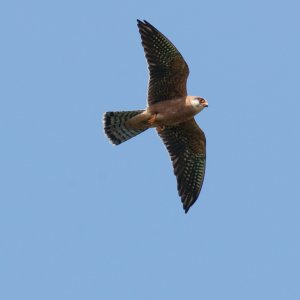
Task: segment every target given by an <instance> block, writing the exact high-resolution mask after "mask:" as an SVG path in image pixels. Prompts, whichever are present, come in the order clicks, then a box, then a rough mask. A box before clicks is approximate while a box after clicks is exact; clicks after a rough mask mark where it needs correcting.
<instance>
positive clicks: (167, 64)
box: [137, 20, 189, 105]
mask: <svg viewBox="0 0 300 300" xmlns="http://www.w3.org/2000/svg"><path fill="white" fill-rule="evenodd" d="M137 22H138V28H139V32H140V34H141V38H142V45H143V47H144V51H145V56H146V59H147V62H148V69H149V72H150V79H149V86H148V104H149V105H151V104H154V103H156V102H160V101H164V100H170V99H174V98H179V97H184V96H186V95H187V91H186V81H187V77H188V75H189V68H188V65H187V63H186V62H185V60H184V59H183V57H182V55H181V54H180V53H179V51H178V50H177V49H176V47H175V46H174V45H173V44H172V43H171V42H170V41H169V40H168V39H167V38H166V37H165V36H164V35H163V34H162V33H160V32H159V31H158V30H157V29H156V28H155V27H154V26H152V25H151V24H150V23H148V22H147V21H145V20H144V22H142V21H140V20H137Z"/></svg>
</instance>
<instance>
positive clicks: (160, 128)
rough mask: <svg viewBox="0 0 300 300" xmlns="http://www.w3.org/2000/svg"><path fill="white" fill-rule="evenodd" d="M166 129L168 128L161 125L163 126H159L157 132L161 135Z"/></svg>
mask: <svg viewBox="0 0 300 300" xmlns="http://www.w3.org/2000/svg"><path fill="white" fill-rule="evenodd" d="M165 128H166V126H164V125H161V126H157V127H156V130H157V132H158V133H161V132H163V131H164V129H165Z"/></svg>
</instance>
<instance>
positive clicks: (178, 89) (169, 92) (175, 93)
mask: <svg viewBox="0 0 300 300" xmlns="http://www.w3.org/2000/svg"><path fill="white" fill-rule="evenodd" d="M138 28H139V32H140V34H141V38H142V45H143V47H144V50H145V56H146V59H147V62H148V69H149V74H150V79H149V86H148V107H147V108H146V109H145V110H139V111H138V110H136V111H129V112H128V111H126V112H107V113H105V114H104V130H105V133H106V135H107V136H108V138H109V139H110V141H111V142H112V143H113V144H115V145H118V144H120V143H122V142H124V141H126V140H128V139H130V138H132V137H134V136H136V135H138V134H139V133H141V132H143V131H145V130H146V129H148V128H150V127H155V128H156V130H157V132H158V134H159V136H160V137H161V139H162V140H163V142H164V144H165V146H166V148H167V150H168V152H169V154H170V157H171V160H172V164H173V168H174V174H175V176H176V178H177V189H178V193H179V196H180V197H181V201H182V203H183V208H184V210H185V212H188V210H189V209H190V207H191V206H192V205H193V204H194V203H195V201H196V200H197V198H198V196H199V193H200V191H201V188H202V184H203V180H204V174H205V165H206V139H205V135H204V132H203V131H202V130H201V129H200V128H199V126H198V125H197V123H196V121H195V119H194V116H195V115H196V114H198V113H199V112H200V111H202V110H203V108H204V107H207V106H208V103H207V101H206V100H205V99H203V98H201V97H195V96H188V95H187V90H186V82H187V78H188V75H189V68H188V65H187V64H186V62H185V60H184V59H183V57H182V55H181V54H180V53H179V51H178V50H177V49H176V47H175V46H174V45H173V44H172V43H171V42H170V41H169V40H168V39H167V38H166V37H165V36H164V35H163V34H162V33H160V32H159V31H158V30H157V29H156V28H155V27H154V26H152V25H151V24H150V23H148V22H147V21H144V22H142V21H140V20H138Z"/></svg>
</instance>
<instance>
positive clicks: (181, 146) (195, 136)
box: [157, 119, 206, 213]
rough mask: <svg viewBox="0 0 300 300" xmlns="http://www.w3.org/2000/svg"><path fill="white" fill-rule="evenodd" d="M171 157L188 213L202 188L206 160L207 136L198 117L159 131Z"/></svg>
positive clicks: (182, 200) (180, 193) (179, 191)
mask: <svg viewBox="0 0 300 300" xmlns="http://www.w3.org/2000/svg"><path fill="white" fill-rule="evenodd" d="M157 132H158V134H159V136H160V137H161V138H162V140H163V142H164V144H165V146H166V147H167V150H168V152H169V154H170V156H171V160H172V163H173V168H174V174H175V176H176V177H177V189H178V193H179V196H180V197H181V202H182V204H183V208H184V210H185V212H186V213H187V212H188V210H189V209H190V207H191V206H192V205H193V204H194V203H195V201H196V200H197V198H198V196H199V193H200V191H201V188H202V184H203V180H204V174H205V163H206V139H205V135H204V132H203V131H202V130H201V129H200V128H199V126H198V125H197V123H196V121H195V119H192V120H189V121H187V122H184V123H181V124H179V125H178V126H169V127H168V126H167V127H165V128H164V129H163V130H157Z"/></svg>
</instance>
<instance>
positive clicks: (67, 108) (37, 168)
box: [0, 0, 300, 300]
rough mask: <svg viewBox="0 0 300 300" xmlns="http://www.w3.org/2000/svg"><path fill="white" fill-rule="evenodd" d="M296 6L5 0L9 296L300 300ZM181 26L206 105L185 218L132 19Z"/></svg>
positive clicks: (2, 288) (176, 34)
mask: <svg viewBox="0 0 300 300" xmlns="http://www.w3.org/2000/svg"><path fill="white" fill-rule="evenodd" d="M299 16H300V4H299V1H258V0H252V1H233V0H228V1H221V0H218V1H217V0H216V1H196V0H193V1H176V0H175V1H161V0H160V1H158V0H153V1H137V0H136V1H132V0H131V1H105V3H104V1H89V0H88V1H32V0H29V1H14V0H12V1H2V2H1V4H0V36H1V47H0V54H1V55H0V82H1V88H0V130H1V135H0V136H1V158H0V182H1V189H0V299H1V300H24V299H25V300H27V299H28V300H41V299H42V300H48V299H54V300H66V299H72V300H77V299H78V300H81V299H85V300H87V299H91V300H94V299H95V300H96V299H105V300H110V299H122V300H127V299H128V300H135V299H137V300H140V299H155V300H157V299H163V300H164V299H172V300H177V299H196V300H198V299H206V300H219V299H221V300H223V299H225V300H227V299H228V300H235V299H236V300H240V299H243V300H260V299H261V300H265V299H268V300H269V299H271V300H273V299H274V300H275V299H276V300H277V299H289V300H299V299H300V284H299V278H300V239H299V237H300V183H299V178H300V133H299V132H300V88H299V80H300V78H299V77H300V58H299V57H300V55H299V53H300V42H299V28H300V18H299ZM137 18H141V19H146V20H148V21H149V22H151V23H153V25H154V26H156V27H157V28H158V29H159V30H161V31H162V32H163V33H164V34H165V35H166V36H168V37H169V38H170V39H171V40H172V41H173V43H174V44H175V45H176V46H177V48H178V49H179V50H180V51H181V53H182V54H183V56H184V57H185V59H186V61H187V62H188V64H189V66H190V77H189V82H188V91H189V93H190V94H196V95H201V96H203V97H205V98H206V99H207V100H208V101H209V107H208V109H206V110H204V111H203V112H202V113H201V114H200V115H199V116H198V117H197V122H198V123H199V124H200V126H201V127H202V129H203V130H204V131H205V133H206V137H207V172H206V178H205V182H204V185H203V189H202V193H201V195H200V198H199V199H198V201H197V203H196V204H195V205H194V206H193V207H192V208H191V210H190V211H189V213H188V214H187V215H185V214H184V211H183V210H182V207H181V202H180V199H179V197H178V195H177V190H176V180H175V177H174V176H173V171H172V168H171V162H170V160H169V157H168V154H167V152H166V150H165V148H164V146H163V144H162V142H161V141H160V139H159V138H158V136H157V135H156V133H155V132H154V131H149V132H146V133H144V134H142V135H141V136H138V137H137V138H135V139H133V140H131V141H128V142H126V143H125V144H123V145H121V146H119V147H113V146H112V145H111V144H110V143H109V142H108V140H107V139H106V138H105V137H104V135H103V130H102V114H103V113H104V112H105V111H108V110H131V109H140V108H144V106H145V105H146V88H147V81H148V73H147V68H146V61H145V58H144V53H143V49H142V47H141V44H140V36H139V34H138V30H137V27H136V19H137Z"/></svg>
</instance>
